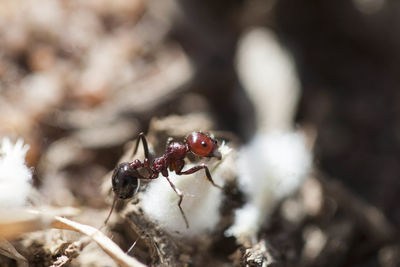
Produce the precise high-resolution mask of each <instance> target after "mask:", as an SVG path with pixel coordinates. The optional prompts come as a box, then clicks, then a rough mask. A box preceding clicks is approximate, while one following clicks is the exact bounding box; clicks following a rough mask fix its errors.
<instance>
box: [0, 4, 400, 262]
mask: <svg viewBox="0 0 400 267" xmlns="http://www.w3.org/2000/svg"><path fill="white" fill-rule="evenodd" d="M399 15H400V2H398V1H396V0H336V1H322V0H320V1H318V0H307V1H304V0H299V1H290V0H269V1H267V0H266V1H261V0H253V1H245V0H230V1H229V0H222V1H211V0H205V1H195V0H182V1H179V0H176V1H172V0H169V1H155V0H152V1H145V0H116V1H107V0H89V1H80V0H74V1H54V0H41V1H34V0H2V1H0V136H10V137H12V138H14V139H16V138H18V137H23V138H24V140H25V141H26V142H27V143H28V144H29V145H30V147H31V149H30V151H29V153H28V158H27V161H28V165H29V166H31V167H34V183H35V185H36V186H37V187H38V188H42V189H43V188H45V187H47V188H61V189H60V190H55V191H52V190H50V191H49V190H47V191H46V190H43V192H47V193H46V194H47V196H46V197H47V201H48V202H49V203H51V204H57V205H87V206H90V207H94V208H101V207H104V206H105V204H104V200H103V196H102V195H101V194H100V193H99V191H100V189H97V188H99V187H100V184H101V183H102V180H101V177H103V176H104V175H106V173H107V172H108V171H109V170H111V169H112V168H113V167H114V166H115V164H116V162H117V161H118V159H119V157H120V156H121V154H122V151H123V146H124V144H125V143H126V142H128V141H129V140H132V139H133V138H135V137H136V136H137V134H138V133H139V132H140V131H145V132H146V131H147V130H148V128H149V125H150V122H151V119H153V118H156V117H164V116H167V115H171V114H177V115H187V114H203V115H204V116H206V117H207V118H208V120H210V121H212V124H211V125H212V126H211V128H212V129H214V130H221V131H230V132H233V133H234V134H236V135H237V136H238V137H239V138H240V140H241V141H242V142H247V141H249V140H250V139H251V137H252V136H253V135H254V133H255V132H256V131H258V130H260V128H261V126H260V121H259V119H257V116H259V115H257V114H259V113H260V110H259V107H260V105H262V102H263V101H265V102H268V101H272V102H276V105H278V106H279V105H281V106H284V105H291V106H290V107H288V109H293V110H294V111H293V112H294V118H295V120H294V121H293V122H292V126H294V127H295V128H296V127H303V126H307V127H310V128H312V129H314V130H315V132H316V136H317V139H316V141H315V145H314V152H315V164H316V168H317V169H319V170H320V171H321V172H323V173H324V174H326V175H327V176H329V177H331V178H332V179H336V180H338V181H340V182H341V183H343V184H344V185H345V186H346V187H348V188H349V189H350V190H351V191H352V192H354V193H355V194H356V195H357V196H359V197H360V198H361V199H362V200H363V201H366V202H367V203H368V204H371V205H373V206H375V207H377V208H378V209H379V210H380V211H382V212H383V214H384V215H385V216H386V217H387V218H388V220H389V222H390V223H391V224H393V225H394V226H395V227H399V226H400V206H399V205H398V204H399V203H400V164H399V157H400V155H399V149H400V108H399V103H400V91H399V90H398V89H399V86H400V73H399V70H400V35H399V34H398V31H399V30H400V16H399ZM254 27H258V28H261V29H265V30H267V31H268V32H269V34H271V35H272V36H274V38H273V40H274V42H275V44H276V46H277V47H278V48H279V49H282V50H284V51H285V54H286V55H287V57H288V58H289V59H290V60H289V68H291V69H293V73H294V74H293V75H294V77H295V80H296V81H297V82H298V84H296V86H295V87H296V89H295V90H293V91H290V90H285V88H283V89H282V88H281V89H282V90H283V91H285V94H286V95H285V96H286V97H287V98H294V100H293V101H292V102H291V103H292V104H287V103H286V102H285V101H282V102H280V100H282V98H279V99H275V98H273V96H274V94H268V96H270V97H271V98H272V99H263V98H260V97H259V96H264V94H263V92H262V89H261V92H258V93H257V92H256V93H254V92H252V91H249V90H248V88H246V82H244V80H243V79H242V78H241V77H242V75H243V74H242V72H243V71H242V70H243V69H246V70H247V71H248V72H250V73H252V72H254V73H256V72H259V71H260V70H261V71H262V70H263V66H262V65H261V66H260V65H258V66H251V65H246V66H240V64H241V63H240V61H239V63H238V61H237V58H238V57H239V58H240V55H238V53H246V51H245V50H243V49H240V51H241V52H238V51H239V50H238V47H239V45H240V44H241V42H242V39H243V36H244V34H245V33H246V32H248V31H249V30H251V29H253V28H254ZM243 51H244V52H243ZM271 62H272V61H271ZM274 62H275V61H274ZM238 64H239V66H238ZM271 64H272V63H271ZM276 64H278V65H279V64H280V63H279V62H278V63H276ZM273 66H274V65H272V68H273ZM253 67H254V69H253ZM283 77H286V76H283ZM265 83H268V81H265ZM283 84H284V83H283ZM279 89H280V88H277V90H279ZM296 90H298V91H296ZM277 94H279V93H277ZM257 96H258V102H261V104H257V103H256V102H257V101H256V100H255V98H257ZM268 96H267V97H268ZM297 96H298V98H297ZM287 98H284V99H287ZM297 101H298V104H296V102H297ZM278 110H279V109H278ZM265 116H266V117H268V116H269V114H266V115H265ZM289 117H290V116H289ZM205 123H206V122H205ZM208 127H209V125H208V124H207V127H205V128H208ZM196 130H197V129H196ZM49 177H51V179H50V178H49ZM63 188H65V189H68V190H62V189H63ZM93 188H95V190H94V189H93ZM60 192H61V193H62V194H61V195H62V197H61V198H60ZM361 239H362V238H361ZM367 251H368V252H367V253H361V254H360V255H361V256H357V257H353V258H352V257H350V258H351V259H350V260H348V259H347V258H345V259H344V260H343V261H340V262H339V263H338V265H335V266H341V265H342V266H351V265H357V266H376V265H377V266H379V265H380V266H392V265H384V264H382V262H385V261H383V260H382V259H381V258H382V257H383V256H382V254H380V253H383V252H380V250H379V246H378V249H377V248H376V247H373V249H369V250H368V249H367ZM393 251H396V252H393ZM393 251H392V252H391V253H389V254H388V255H389V256H388V257H400V253H399V251H400V249H399V247H398V245H397V247H396V249H395V250H393ZM396 253H397V254H396ZM384 255H387V254H384ZM380 257H381V258H380ZM346 259H347V260H346ZM397 262H400V260H399V261H397ZM393 266H395V265H393Z"/></svg>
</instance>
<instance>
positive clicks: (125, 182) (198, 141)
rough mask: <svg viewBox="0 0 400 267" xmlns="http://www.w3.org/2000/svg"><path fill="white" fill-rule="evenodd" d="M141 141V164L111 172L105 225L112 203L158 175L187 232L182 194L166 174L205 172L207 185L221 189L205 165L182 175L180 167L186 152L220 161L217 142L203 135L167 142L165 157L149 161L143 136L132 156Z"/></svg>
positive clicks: (133, 162) (126, 165)
mask: <svg viewBox="0 0 400 267" xmlns="http://www.w3.org/2000/svg"><path fill="white" fill-rule="evenodd" d="M140 140H142V143H143V148H144V156H145V158H144V160H143V161H140V160H138V159H135V160H134V161H132V162H123V163H121V164H119V165H118V166H117V167H116V168H115V169H114V172H113V174H112V189H113V191H114V194H115V195H114V202H113V204H112V207H111V210H110V213H109V215H108V216H107V219H106V220H105V222H104V223H105V224H107V221H108V219H109V218H110V216H111V213H112V211H113V209H114V206H115V202H116V201H117V200H118V199H128V198H131V197H133V195H134V194H136V192H137V191H138V189H139V185H140V179H144V180H152V179H157V178H158V176H159V174H160V173H161V174H162V176H164V177H165V179H167V181H168V183H169V184H170V186H171V188H172V189H173V190H174V191H175V193H176V194H177V195H178V197H179V201H178V207H179V210H180V212H181V214H182V217H183V219H184V221H185V224H186V228H189V223H188V220H187V218H186V215H185V213H184V212H183V209H182V207H181V203H182V200H183V194H182V192H181V191H180V190H179V189H178V188H176V186H175V185H174V184H173V183H172V182H171V180H170V179H169V178H168V170H170V171H175V173H176V174H178V175H187V174H192V173H195V172H197V171H199V170H201V169H204V171H205V173H206V176H207V179H208V181H209V182H210V183H211V184H212V185H213V186H215V187H217V188H220V189H222V187H221V186H219V185H217V184H215V183H214V181H213V179H212V177H211V174H210V171H209V169H208V167H207V166H206V165H205V164H204V163H203V164H200V165H199V166H195V167H192V168H190V169H188V170H186V171H182V169H183V167H184V166H185V161H184V159H185V157H186V156H187V154H188V153H189V152H191V153H193V154H195V155H197V156H200V157H208V158H211V157H215V158H217V159H219V160H221V153H220V152H219V151H218V143H217V141H216V140H215V139H213V138H212V137H210V136H209V135H207V134H204V133H202V132H193V133H191V134H189V135H188V136H187V137H186V138H185V139H184V141H183V142H179V141H173V140H169V141H168V142H167V147H166V150H165V153H164V154H163V155H161V156H160V157H157V158H155V159H152V158H151V157H150V153H149V148H148V145H147V140H146V137H145V135H144V133H140V134H139V137H138V139H137V141H136V145H135V149H134V152H133V155H135V154H136V152H137V149H138V147H139V142H140ZM139 168H145V169H146V170H147V172H148V176H147V177H146V176H143V175H142V174H140V173H139V171H138V169H139Z"/></svg>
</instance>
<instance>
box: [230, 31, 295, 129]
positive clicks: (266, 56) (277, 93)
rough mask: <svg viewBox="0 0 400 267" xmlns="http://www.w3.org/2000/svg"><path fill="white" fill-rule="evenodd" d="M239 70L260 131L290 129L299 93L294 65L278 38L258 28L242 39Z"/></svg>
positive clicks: (237, 56) (238, 52) (238, 61)
mask: <svg viewBox="0 0 400 267" xmlns="http://www.w3.org/2000/svg"><path fill="white" fill-rule="evenodd" d="M236 68H237V70H238V74H239V78H240V80H241V82H242V83H243V85H244V88H245V90H246V92H247V93H248V94H249V97H250V99H251V100H252V102H253V104H254V106H255V110H256V116H257V123H258V126H259V130H260V131H265V130H267V131H268V130H273V131H275V130H289V129H291V128H292V125H293V118H294V114H295V110H296V104H297V101H298V97H299V92H300V83H299V79H298V77H297V73H296V69H295V64H294V62H293V59H292V57H291V56H290V55H289V54H288V52H287V51H286V50H285V49H284V48H283V47H282V46H281V44H279V43H278V41H277V38H276V37H275V35H274V34H273V33H272V32H271V31H269V30H267V29H265V28H255V29H252V30H250V31H248V32H246V33H245V34H244V35H243V36H242V37H241V39H240V41H239V45H238V51H237V55H236Z"/></svg>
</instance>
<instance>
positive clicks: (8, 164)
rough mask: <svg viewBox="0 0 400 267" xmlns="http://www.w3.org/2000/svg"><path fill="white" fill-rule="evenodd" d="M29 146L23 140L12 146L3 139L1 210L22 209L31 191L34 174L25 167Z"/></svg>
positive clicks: (0, 172) (0, 182)
mask: <svg viewBox="0 0 400 267" xmlns="http://www.w3.org/2000/svg"><path fill="white" fill-rule="evenodd" d="M28 149H29V146H28V145H26V144H25V145H24V142H23V140H22V139H19V140H18V141H17V142H16V144H12V143H11V141H10V140H9V139H8V138H3V140H2V142H1V146H0V208H14V207H22V206H24V205H25V204H26V200H27V197H28V194H29V192H30V190H31V180H32V173H31V171H30V169H29V168H28V167H27V166H26V165H25V155H26V152H27V151H28Z"/></svg>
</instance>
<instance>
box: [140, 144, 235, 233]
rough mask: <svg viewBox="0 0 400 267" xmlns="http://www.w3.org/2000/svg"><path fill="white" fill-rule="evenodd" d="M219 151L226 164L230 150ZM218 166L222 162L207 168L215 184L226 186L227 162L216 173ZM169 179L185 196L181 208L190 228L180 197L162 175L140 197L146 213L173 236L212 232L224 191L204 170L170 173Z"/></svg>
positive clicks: (185, 168)
mask: <svg viewBox="0 0 400 267" xmlns="http://www.w3.org/2000/svg"><path fill="white" fill-rule="evenodd" d="M219 151H220V152H221V154H222V156H223V161H224V158H225V157H226V155H227V154H228V153H229V152H230V149H229V148H228V147H227V146H224V145H222V146H221V148H220V150H219ZM218 163H219V162H218V161H215V160H211V161H210V163H209V164H207V166H208V167H209V169H210V172H211V175H212V178H213V180H214V182H215V183H216V184H218V185H220V186H223V183H224V179H223V175H224V174H223V171H220V170H221V169H223V168H224V167H223V164H224V162H222V163H221V164H220V165H219V166H218V168H217V169H215V171H213V166H215V165H216V164H218ZM197 165H198V164H197ZM193 166H196V165H192V164H187V165H185V167H184V170H187V169H189V168H191V167H193ZM169 178H170V180H171V181H172V182H173V183H174V184H175V186H176V187H177V188H178V189H179V190H180V191H181V192H182V193H183V201H182V205H181V206H182V208H183V211H184V212H185V215H186V217H187V219H188V221H189V228H186V226H185V222H184V219H183V217H182V214H181V212H180V210H179V208H178V205H177V204H178V201H179V197H178V196H177V195H176V193H175V192H174V191H173V190H172V188H171V186H170V185H169V183H168V181H167V180H166V179H165V178H164V177H162V176H161V177H159V178H158V179H156V180H153V181H152V182H151V183H150V184H149V186H148V188H147V190H146V192H144V193H143V194H142V195H141V197H140V201H141V206H142V208H143V211H144V214H145V215H146V216H148V217H149V219H151V220H154V221H156V222H157V223H158V225H160V226H161V227H162V228H163V229H165V230H167V231H168V232H170V233H171V234H178V235H181V236H186V237H191V236H196V235H200V234H202V233H205V232H207V231H212V230H213V229H214V227H215V226H216V225H217V223H218V222H219V219H220V214H219V208H220V204H221V201H222V196H223V191H222V190H221V189H219V188H216V187H214V186H213V185H212V184H211V183H210V182H209V181H208V180H207V178H206V174H205V172H204V170H200V171H197V172H195V173H193V174H191V175H176V174H175V172H169Z"/></svg>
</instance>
